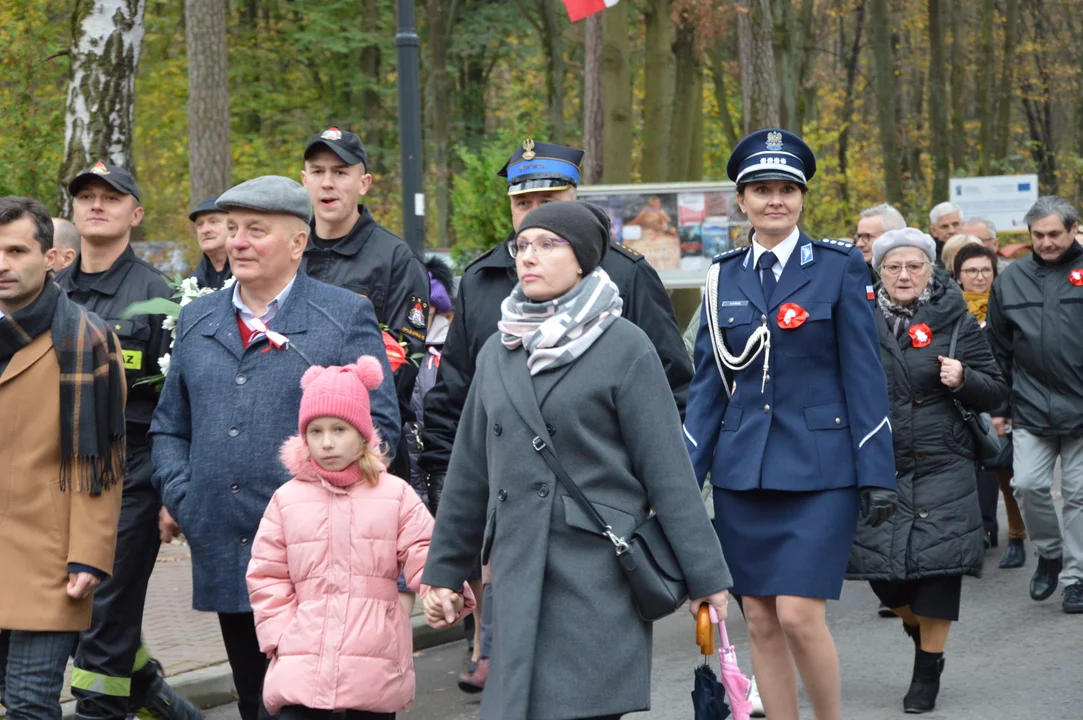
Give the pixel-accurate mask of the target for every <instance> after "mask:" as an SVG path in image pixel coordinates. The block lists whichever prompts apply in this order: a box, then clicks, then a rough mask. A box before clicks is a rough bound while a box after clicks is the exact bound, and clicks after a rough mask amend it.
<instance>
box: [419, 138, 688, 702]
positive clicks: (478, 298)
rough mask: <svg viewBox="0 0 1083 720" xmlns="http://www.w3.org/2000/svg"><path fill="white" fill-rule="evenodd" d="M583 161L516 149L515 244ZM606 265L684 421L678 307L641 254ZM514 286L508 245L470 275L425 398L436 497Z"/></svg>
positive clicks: (482, 645)
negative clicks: (478, 370)
mask: <svg viewBox="0 0 1083 720" xmlns="http://www.w3.org/2000/svg"><path fill="white" fill-rule="evenodd" d="M582 161H583V151H582V150H580V149H578V148H573V147H566V146H564V145H553V144H550V143H542V142H535V141H534V140H533V139H530V138H528V139H526V140H525V141H523V143H522V144H521V145H520V146H519V147H517V148H515V151H514V152H512V154H511V157H510V158H509V159H508V162H507V163H505V164H504V167H502V168H501V169H500V170H499V171H498V172H497V174H498V175H499V176H500V177H503V178H506V179H507V182H508V198H509V200H510V202H511V223H512V228H513V229H512V232H511V233H510V234H509V235H508V238H507V239H508V240H510V239H511V238H513V237H515V235H516V233H517V232H518V230H519V226H520V225H522V222H523V219H524V218H525V217H526V216H527V215H528V214H529V213H530V211H531V210H533V209H534V208H536V207H540V206H542V205H545V204H547V203H551V202H558V201H562V200H575V199H576V192H577V188H578V186H579V179H580V175H579V166H580V163H581V162H582ZM494 240H495V238H494ZM600 264H601V266H602V267H603V268H605V271H606V272H607V273H608V274H609V277H610V278H611V279H612V280H613V282H614V283H616V285H617V287H618V288H619V289H620V294H621V297H622V298H623V299H624V311H623V315H624V317H625V318H627V319H628V320H631V321H632V322H633V323H635V324H636V325H638V326H639V327H640V328H641V329H642V330H643V331H644V332H646V333H647V336H648V337H650V339H651V342H653V343H654V346H655V348H656V349H657V350H658V356H659V357H660V358H661V360H662V366H663V367H664V368H665V371H666V377H667V378H668V379H669V384H670V387H671V388H672V389H673V398H674V401H675V402H676V404H677V407H678V408H679V409H680V411H681V414H682V416H683V414H684V404H685V399H686V397H687V395H688V385H689V383H690V382H691V381H692V364H691V362H690V361H689V358H688V354H687V352H686V351H685V349H684V341H683V340H682V339H681V335H680V331H679V330H678V329H677V319H676V317H675V315H674V313H673V303H672V302H671V301H670V299H669V295H668V294H667V293H666V289H665V286H663V285H662V281H661V279H659V277H658V273H657V272H655V271H654V269H653V268H652V267H651V266H650V264H649V263H648V262H646V260H645V259H644V258H643V256H642V255H641V254H639V253H638V252H636V251H635V250H632V249H630V248H628V247H627V246H625V245H623V244H621V243H618V242H610V243H609V247H608V249H607V251H606V252H605V253H604V257H603V258H601V259H600ZM515 283H516V275H515V260H514V258H512V257H511V255H510V254H509V252H508V250H507V247H506V245H505V243H504V242H501V243H500V244H498V245H496V246H495V247H494V248H492V249H491V250H489V251H488V252H486V253H485V254H483V255H481V256H480V257H479V258H477V259H476V260H474V261H473V262H472V263H471V264H470V265H468V266H467V267H466V269H465V270H464V271H463V275H462V280H461V281H460V284H459V291H458V294H457V296H456V300H455V322H453V323H452V324H451V329H450V330H449V331H448V337H447V341H446V343H445V344H444V352H443V355H441V359H440V370H439V374H438V376H437V380H436V385H435V386H434V387H433V388H432V389H431V390H430V391H429V393H428V394H427V395H426V396H425V417H424V424H423V425H424V432H423V434H422V445H423V448H424V449H423V450H422V453H421V457H420V461H419V463H420V465H421V468H422V470H424V471H425V473H426V475H427V477H428V482H429V496H430V497H439V494H440V489H441V488H442V486H443V476H444V475H445V474H446V473H447V466H448V461H449V460H450V458H451V447H452V444H453V442H454V440H455V431H456V428H457V427H458V424H459V415H460V413H461V412H462V409H463V407H464V406H465V405H466V395H467V393H468V391H469V390H470V384H471V383H472V382H473V378H474V365H475V362H476V360H477V356H478V353H479V352H480V351H481V347H482V345H484V344H485V341H486V340H488V338H489V336H490V335H492V334H493V333H494V332H496V330H497V322H498V321H499V320H500V305H501V303H502V302H503V301H504V298H506V297H508V295H510V294H511V291H512V288H513V287H514V286H515ZM481 579H482V581H483V583H484V584H485V586H486V587H485V589H484V592H483V593H481V594H479V593H478V592H477V590H478V588H477V580H478V578H471V583H472V584H473V586H474V594H475V596H476V597H481V598H483V599H482V601H481V602H479V603H478V608H479V609H480V610H481V613H480V614H482V615H483V619H484V622H482V623H481V625H482V626H483V627H482V631H481V634H480V635H481V636H480V638H478V642H475V650H474V658H473V659H474V660H476V662H472V663H471V665H470V669H469V671H468V672H466V673H463V674H462V675H461V676H460V677H459V687H460V689H462V690H463V691H464V692H470V693H476V692H481V691H482V690H484V688H485V681H486V678H487V673H488V659H487V658H488V655H489V653H488V650H489V645H490V643H491V637H492V632H491V622H490V617H489V615H490V614H491V612H492V611H491V607H492V604H491V603H490V602H489V600H490V597H491V590H490V588H489V578H488V577H487V573H485V575H482V576H481ZM485 608H490V609H489V610H486V609H485ZM475 612H477V611H475Z"/></svg>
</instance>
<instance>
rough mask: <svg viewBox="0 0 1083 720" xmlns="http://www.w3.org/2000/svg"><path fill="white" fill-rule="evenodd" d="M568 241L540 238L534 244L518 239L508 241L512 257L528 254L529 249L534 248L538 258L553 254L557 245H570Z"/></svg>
mask: <svg viewBox="0 0 1083 720" xmlns="http://www.w3.org/2000/svg"><path fill="white" fill-rule="evenodd" d="M570 244H571V243H569V242H568V241H567V240H561V239H560V238H555V237H547V238H538V239H537V240H535V241H534V242H530V241H529V240H522V239H520V238H516V239H514V240H508V253H510V254H511V256H512V257H519V255H521V254H524V253H526V251H527V248H531V247H532V248H534V254H535V255H537V256H538V257H545V256H546V255H548V254H549V253H551V252H553V248H555V247H556V246H557V245H570Z"/></svg>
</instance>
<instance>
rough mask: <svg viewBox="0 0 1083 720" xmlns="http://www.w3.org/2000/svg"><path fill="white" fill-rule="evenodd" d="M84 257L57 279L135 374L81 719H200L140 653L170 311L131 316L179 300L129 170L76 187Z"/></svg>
mask: <svg viewBox="0 0 1083 720" xmlns="http://www.w3.org/2000/svg"><path fill="white" fill-rule="evenodd" d="M68 192H69V193H70V194H71V196H72V207H73V214H74V221H75V227H76V228H77V229H78V231H79V234H80V235H81V236H82V245H81V247H80V252H79V255H78V257H76V259H75V262H73V263H72V265H71V266H69V267H68V268H66V269H65V270H64V271H63V272H61V273H59V274H58V275H57V278H56V281H57V283H58V284H59V285H60V287H61V288H62V289H63V290H64V291H65V292H67V293H68V296H69V297H70V298H71V299H72V300H74V301H75V302H77V303H79V304H80V305H83V306H84V307H86V308H87V309H88V310H90V311H91V312H93V313H95V314H96V315H98V316H99V317H101V318H102V319H103V320H105V322H106V324H108V325H109V327H110V329H111V330H112V331H113V332H115V333H116V334H117V337H118V338H119V339H120V344H121V349H122V353H123V359H124V369H125V374H126V375H127V380H128V400H127V405H126V413H125V414H126V418H127V438H128V442H127V468H126V473H125V477H124V491H123V504H122V507H121V513H120V526H119V529H118V534H117V550H116V560H115V563H114V568H113V575H112V577H110V578H108V579H104V582H102V584H101V587H99V589H98V591H97V593H96V594H95V595H94V615H93V620H92V621H91V626H90V630H88V631H86V632H84V633H83V634H82V635H81V637H80V639H79V647H78V650H77V652H76V656H75V670H74V671H73V673H72V681H71V685H72V694H73V695H74V696H75V698H76V700H77V706H76V717H77V718H79V719H80V720H83V719H84V718H85V719H87V720H91V719H94V720H99V719H101V720H105V719H108V720H123V719H124V718H126V717H128V714H129V712H134V711H135V710H137V709H139V708H142V707H144V706H146V707H149V708H150V709H151V710H153V711H155V712H157V713H158V714H159V716H162V717H168V718H197V717H199V713H198V711H197V710H196V709H195V708H194V707H192V706H191V705H190V704H189V703H188V702H187V701H185V700H184V699H183V698H181V697H180V696H178V695H177V694H176V693H174V692H173V690H172V689H171V688H170V687H169V686H168V685H167V684H166V683H165V681H164V680H163V679H162V677H161V665H160V664H158V663H157V661H154V660H152V659H151V657H150V655H149V653H147V652H146V651H145V650H142V651H141V649H142V648H141V642H140V635H141V630H142V625H143V604H144V602H145V600H146V595H147V583H148V582H149V581H150V574H151V572H152V571H153V570H154V562H155V559H156V558H157V556H158V547H159V544H160V540H159V531H158V520H159V511H160V510H161V507H162V504H161V500H160V498H159V497H158V493H157V491H156V490H155V489H154V486H153V485H152V483H151V470H152V469H151V458H150V441H149V440H148V438H147V430H148V428H149V426H150V420H151V415H152V414H153V413H154V408H155V406H156V405H157V404H158V392H157V390H155V389H154V387H153V386H152V385H148V384H145V383H144V384H140V383H139V381H140V380H143V379H145V378H148V377H151V376H153V375H157V374H158V372H159V367H158V358H160V357H162V356H163V355H165V354H166V353H168V352H169V342H170V335H169V332H167V331H165V330H163V329H162V316H161V315H135V316H132V317H129V318H125V317H124V311H125V310H126V309H127V308H128V306H130V305H131V304H133V303H136V302H141V301H144V300H150V299H152V298H171V297H172V296H173V291H172V290H171V289H170V288H169V285H167V284H166V281H165V277H164V276H163V275H162V273H161V272H160V271H159V270H157V269H156V268H154V267H153V266H151V265H149V264H148V263H146V262H144V261H143V260H141V259H140V258H138V257H137V256H136V254H135V251H134V250H132V246H131V233H132V229H133V228H135V227H137V226H138V225H139V223H141V222H142V221H143V207H142V205H141V203H140V200H139V186H138V185H137V184H136V182H135V178H133V177H132V175H131V173H129V172H128V171H127V170H125V169H124V168H120V167H116V166H115V165H108V164H106V163H104V162H98V163H95V164H94V165H93V166H92V167H91V168H89V169H88V170H86V171H85V172H82V173H80V174H79V175H77V176H76V177H75V178H74V179H73V180H72V181H71V182H70V183H69V184H68Z"/></svg>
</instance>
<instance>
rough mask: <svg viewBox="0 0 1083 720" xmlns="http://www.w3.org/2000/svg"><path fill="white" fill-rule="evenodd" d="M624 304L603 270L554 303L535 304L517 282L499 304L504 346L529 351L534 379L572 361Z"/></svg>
mask: <svg viewBox="0 0 1083 720" xmlns="http://www.w3.org/2000/svg"><path fill="white" fill-rule="evenodd" d="M623 306H624V301H623V300H621V297H620V292H619V291H618V290H617V286H616V285H615V284H614V283H613V281H612V280H610V279H609V275H607V274H606V272H605V270H602V269H601V268H600V267H598V268H595V269H594V271H593V272H592V273H590V274H589V275H587V276H586V277H584V278H583V279H582V280H581V281H580V283H579V284H578V285H576V286H575V287H574V288H572V289H571V290H569V291H568V292H566V293H565V294H563V295H561V296H560V297H558V298H555V299H553V300H548V301H546V302H534V301H533V300H531V299H530V298H528V297H527V296H526V295H524V294H523V289H522V285H520V284H519V283H516V285H515V288H514V289H513V290H512V291H511V295H509V296H508V297H507V298H505V299H504V302H503V303H502V304H501V306H500V314H501V319H500V322H499V323H497V327H499V328H500V340H501V342H503V343H504V347H506V348H508V349H509V350H515V349H516V348H518V347H520V346H522V347H524V348H526V352H527V361H526V364H527V367H528V368H529V369H530V374H531V375H537V374H538V373H540V372H542V371H543V370H551V369H553V368H558V367H561V366H562V365H567V364H569V363H571V362H573V361H574V360H575V359H576V358H578V357H579V356H581V355H582V354H583V353H585V352H586V351H587V348H589V347H590V346H591V345H592V344H593V343H594V341H595V340H597V339H598V338H599V337H600V336H601V334H602V333H603V332H605V329H606V328H608V327H609V326H610V325H612V324H613V322H614V321H615V320H616V319H617V318H618V317H620V314H621V308H622V307H623Z"/></svg>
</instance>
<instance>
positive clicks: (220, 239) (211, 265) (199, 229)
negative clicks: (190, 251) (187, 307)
mask: <svg viewBox="0 0 1083 720" xmlns="http://www.w3.org/2000/svg"><path fill="white" fill-rule="evenodd" d="M217 200H218V198H217V197H212V198H207V199H206V200H204V201H203V202H201V203H200V204H198V205H196V206H195V208H194V209H193V210H192V212H190V213H188V219H189V220H191V221H192V225H194V226H195V230H196V240H197V241H198V242H199V249H200V250H201V251H202V252H203V257H202V258H200V260H199V265H197V266H196V271H195V278H196V282H198V283H199V286H200V287H204V288H210V289H212V290H221V289H222V286H223V285H225V283H226V280H229V279H230V278H231V277H233V273H232V272H230V269H229V258H227V257H226V238H227V237H229V229H228V228H227V227H226V219H227V216H226V213H224V212H222V211H221V210H219V209H218V206H217V205H215V204H214V203H215V202H216V201H217Z"/></svg>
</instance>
